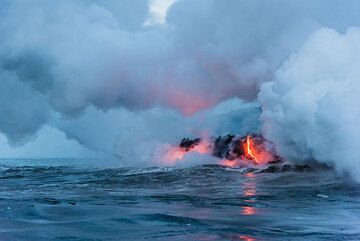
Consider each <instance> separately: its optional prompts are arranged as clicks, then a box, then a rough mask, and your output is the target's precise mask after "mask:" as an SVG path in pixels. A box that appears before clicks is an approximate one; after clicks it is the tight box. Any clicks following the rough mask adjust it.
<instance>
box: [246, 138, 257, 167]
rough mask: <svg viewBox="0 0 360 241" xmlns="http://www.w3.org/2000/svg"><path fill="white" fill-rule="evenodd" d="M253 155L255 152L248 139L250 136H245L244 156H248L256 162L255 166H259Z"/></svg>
mask: <svg viewBox="0 0 360 241" xmlns="http://www.w3.org/2000/svg"><path fill="white" fill-rule="evenodd" d="M254 153H255V152H254V151H253V144H252V141H251V139H250V136H247V137H246V154H247V155H249V156H250V157H251V158H252V159H253V160H254V161H255V162H256V164H259V160H258V159H257V158H256V156H255V155H254Z"/></svg>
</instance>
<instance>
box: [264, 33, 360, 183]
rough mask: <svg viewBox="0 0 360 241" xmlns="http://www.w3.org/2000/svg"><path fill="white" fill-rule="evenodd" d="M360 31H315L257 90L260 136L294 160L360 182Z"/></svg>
mask: <svg viewBox="0 0 360 241" xmlns="http://www.w3.org/2000/svg"><path fill="white" fill-rule="evenodd" d="M359 56H360V28H358V27H351V28H348V29H347V30H346V32H345V33H344V34H339V33H338V32H336V31H335V30H333V29H326V28H324V29H320V30H318V31H317V32H315V33H314V34H313V35H311V36H310V37H309V39H308V40H307V41H306V42H305V43H304V45H303V46H302V47H301V49H300V50H299V51H298V52H297V53H296V54H293V55H291V56H290V57H289V59H288V60H287V61H286V62H285V63H284V65H283V66H282V67H281V68H280V69H279V70H278V71H277V72H276V77H275V80H274V81H273V82H271V83H266V84H264V85H263V86H262V88H261V92H260V94H259V99H260V101H261V104H262V109H263V112H262V116H261V117H262V120H263V122H264V126H263V128H264V133H265V136H266V137H267V138H268V139H270V140H272V141H273V142H274V143H275V145H276V147H277V149H278V151H279V154H280V155H282V156H283V157H285V158H287V159H289V160H293V161H307V160H311V159H313V160H317V161H320V162H322V163H326V164H329V165H331V166H334V167H336V168H337V169H338V170H340V171H342V172H349V173H350V174H351V175H352V176H353V177H354V178H355V179H357V180H358V181H360V175H359V173H360V149H359V143H360V127H359V120H360V108H359V105H358V103H360V95H359V94H360V81H359V79H360V69H359V66H360V57H359Z"/></svg>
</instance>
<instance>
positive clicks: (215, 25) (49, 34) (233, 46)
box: [0, 0, 360, 179]
mask: <svg viewBox="0 0 360 241" xmlns="http://www.w3.org/2000/svg"><path fill="white" fill-rule="evenodd" d="M359 10H360V2H359V1H355V0H349V1H342V0H331V1H328V0H315V1H314V0H311V1H310V0H302V1H300V0H294V1H287V0H269V1H261V0H251V1H250V0H228V1H223V0H177V1H175V0H138V1H133V0H120V1H119V0H117V1H115V0H109V1H96V0H79V1H70V0H63V1H56V2H54V1H50V0H25V1H21V0H11V1H10V0H0V31H1V33H2V34H1V36H0V81H1V82H0V87H1V88H0V116H1V118H0V133H1V134H0V157H1V158H5V157H105V158H109V159H114V160H116V161H118V162H119V163H121V164H122V165H125V166H138V165H140V166H143V165H152V164H154V163H155V164H156V163H157V162H156V159H157V158H158V154H157V153H158V152H159V150H162V148H164V147H166V146H169V145H173V144H176V143H178V142H179V140H181V139H182V138H183V137H197V136H216V135H222V134H228V133H233V134H239V135H242V134H246V133H248V132H252V131H256V132H259V133H262V134H263V135H264V136H265V137H266V138H267V139H268V140H269V141H271V142H273V143H274V144H275V146H276V149H277V152H278V153H279V154H280V155H281V156H283V157H284V158H286V159H287V160H289V161H292V162H300V163H301V162H304V161H306V160H315V161H318V162H320V163H325V164H328V165H330V166H333V167H335V168H336V169H337V170H339V171H340V172H349V173H351V175H353V176H357V174H356V173H360V162H359V159H360V151H359V150H360V148H358V147H359V146H358V143H360V142H359V141H360V130H359V127H358V124H357V123H358V120H359V107H358V105H357V104H356V103H359V97H358V96H360V95H359V93H360V87H359V77H360V73H359V71H358V67H357V66H359V57H358V56H360V50H359V46H360V29H359V26H360V15H359V14H358V13H359ZM359 179H360V178H359Z"/></svg>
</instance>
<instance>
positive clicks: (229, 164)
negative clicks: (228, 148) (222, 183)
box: [219, 159, 238, 167]
mask: <svg viewBox="0 0 360 241" xmlns="http://www.w3.org/2000/svg"><path fill="white" fill-rule="evenodd" d="M219 164H220V165H223V166H227V167H236V166H237V165H238V163H237V162H236V161H235V160H227V159H224V160H220V161H219Z"/></svg>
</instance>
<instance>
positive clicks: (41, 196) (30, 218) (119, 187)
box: [0, 159, 360, 241]
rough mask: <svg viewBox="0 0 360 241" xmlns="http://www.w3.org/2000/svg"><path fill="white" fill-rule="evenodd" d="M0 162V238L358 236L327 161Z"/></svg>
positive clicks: (341, 184)
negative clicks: (265, 166)
mask: <svg viewBox="0 0 360 241" xmlns="http://www.w3.org/2000/svg"><path fill="white" fill-rule="evenodd" d="M54 162H55V161H54ZM0 163H1V164H0V240H1V241H4V240H11V241H13V240H15V241H17V240H34V241H41V240H246V241H255V240H360V188H359V185H358V184H356V183H354V182H352V181H351V179H349V178H344V177H340V176H338V175H336V174H335V173H334V172H332V171H331V170H321V171H320V170H314V171H304V172H296V171H286V172H280V173H252V172H247V171H246V170H244V169H237V168H227V167H222V166H217V165H204V166H195V167H189V168H177V167H172V168H143V169H139V168H116V169H114V168H112V169H111V168H110V169H103V168H99V167H81V166H76V165H63V166H62V165H58V164H59V163H65V164H66V163H71V162H69V161H66V160H64V161H63V162H62V161H61V160H56V163H57V165H52V161H51V160H47V161H46V162H45V161H44V162H42V161H41V160H22V161H19V160H9V159H7V160H2V161H0Z"/></svg>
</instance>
